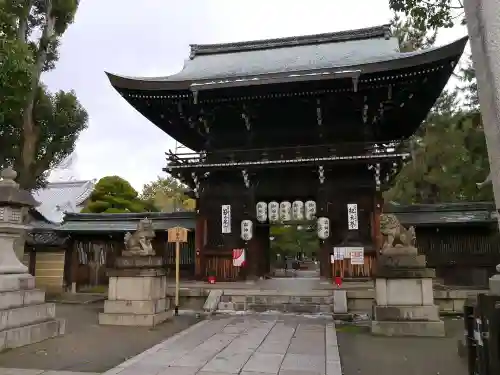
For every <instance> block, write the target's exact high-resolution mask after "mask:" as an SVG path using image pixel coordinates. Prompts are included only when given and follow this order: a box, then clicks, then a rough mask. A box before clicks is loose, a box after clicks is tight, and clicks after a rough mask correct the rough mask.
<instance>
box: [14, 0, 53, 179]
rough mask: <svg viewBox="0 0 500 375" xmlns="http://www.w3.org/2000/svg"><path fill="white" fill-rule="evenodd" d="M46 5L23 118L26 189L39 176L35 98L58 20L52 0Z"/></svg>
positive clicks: (22, 177) (23, 164)
mask: <svg viewBox="0 0 500 375" xmlns="http://www.w3.org/2000/svg"><path fill="white" fill-rule="evenodd" d="M46 5H47V9H46V12H47V14H46V22H45V25H44V26H43V30H42V36H41V38H40V43H39V47H38V51H37V53H36V59H35V65H34V67H33V77H32V81H31V87H30V92H29V94H28V98H27V101H26V106H25V108H24V111H23V119H22V131H23V136H22V158H21V163H20V164H21V168H20V170H19V184H20V186H21V187H22V188H25V189H31V188H33V187H34V186H33V179H34V178H36V177H37V176H33V172H34V171H33V164H34V163H35V158H36V145H37V141H38V136H39V134H38V133H39V130H38V128H37V127H36V124H35V123H34V121H33V110H34V108H35V100H36V96H37V91H38V88H39V84H40V76H41V75H42V70H43V67H44V65H45V62H46V60H47V52H48V48H49V46H50V43H51V41H52V38H53V37H54V25H55V21H56V19H55V17H54V16H53V15H52V0H46ZM23 24H24V22H20V27H21V26H22V25H23ZM19 34H20V32H19Z"/></svg>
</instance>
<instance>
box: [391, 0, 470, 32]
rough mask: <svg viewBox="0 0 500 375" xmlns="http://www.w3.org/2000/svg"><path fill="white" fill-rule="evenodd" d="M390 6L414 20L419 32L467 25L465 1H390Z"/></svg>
mask: <svg viewBox="0 0 500 375" xmlns="http://www.w3.org/2000/svg"><path fill="white" fill-rule="evenodd" d="M389 6H390V7H391V9H392V10H394V11H395V12H398V13H403V14H404V15H405V16H406V17H409V18H412V19H413V23H414V25H415V27H416V28H417V29H419V30H436V29H439V28H451V27H453V26H454V25H455V24H456V23H462V24H463V23H465V17H464V11H463V8H464V6H463V0H389Z"/></svg>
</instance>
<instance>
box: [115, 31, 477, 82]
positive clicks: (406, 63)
mask: <svg viewBox="0 0 500 375" xmlns="http://www.w3.org/2000/svg"><path fill="white" fill-rule="evenodd" d="M467 41H468V37H463V38H461V39H458V40H456V41H454V42H452V43H449V44H446V45H444V46H440V47H433V48H429V49H425V50H422V51H416V52H406V53H395V54H391V55H385V56H376V57H375V58H373V59H372V60H371V61H370V60H368V61H366V60H365V61H358V62H357V63H356V64H351V65H344V66H332V67H331V68H323V69H317V70H316V71H317V72H322V71H329V70H330V71H332V72H335V71H338V70H339V69H350V70H360V71H361V74H369V73H377V72H383V71H390V70H397V69H404V68H409V67H412V66H418V65H423V64H429V63H433V62H437V61H440V60H444V59H449V58H453V57H457V58H459V57H460V56H461V55H462V53H463V51H464V48H465V45H466V44H467ZM311 72H313V70H307V71H304V70H303V71H287V72H275V73H267V74H260V75H257V76H234V77H229V78H228V77H224V76H214V77H206V78H204V79H199V80H194V79H185V80H180V79H177V80H176V76H179V75H181V73H182V71H181V72H179V73H177V74H174V75H171V76H167V77H148V78H141V77H125V76H119V75H116V74H112V73H108V72H106V74H107V76H108V79H109V80H110V83H111V85H112V86H113V87H114V88H116V89H129V90H144V91H187V90H190V88H191V86H192V84H193V83H206V82H210V81H214V80H223V79H229V80H233V81H237V80H250V79H254V78H256V79H258V78H262V79H263V80H264V79H265V80H268V81H269V82H272V81H274V80H279V79H280V78H287V77H289V76H291V75H297V74H301V73H304V74H307V73H311ZM179 78H180V77H179ZM270 78H271V79H270Z"/></svg>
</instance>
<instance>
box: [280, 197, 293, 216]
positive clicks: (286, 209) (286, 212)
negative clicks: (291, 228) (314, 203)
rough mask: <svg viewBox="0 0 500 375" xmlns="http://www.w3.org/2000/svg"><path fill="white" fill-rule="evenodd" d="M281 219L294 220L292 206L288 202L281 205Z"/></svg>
mask: <svg viewBox="0 0 500 375" xmlns="http://www.w3.org/2000/svg"><path fill="white" fill-rule="evenodd" d="M280 219H281V220H282V221H290V220H292V204H291V203H290V202H288V201H283V202H281V203H280Z"/></svg>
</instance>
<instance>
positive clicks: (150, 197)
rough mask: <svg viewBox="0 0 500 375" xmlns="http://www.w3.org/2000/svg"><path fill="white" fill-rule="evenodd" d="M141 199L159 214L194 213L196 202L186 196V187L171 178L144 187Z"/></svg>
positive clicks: (160, 178)
mask: <svg viewBox="0 0 500 375" xmlns="http://www.w3.org/2000/svg"><path fill="white" fill-rule="evenodd" d="M141 199H142V200H144V201H148V202H151V203H152V204H153V205H154V206H156V207H157V208H158V210H160V211H161V212H174V211H194V209H195V207H196V201H195V200H194V199H191V198H189V197H188V196H187V195H186V186H184V185H183V184H181V183H180V182H179V181H178V180H176V179H175V178H173V177H171V176H167V177H166V178H162V177H158V179H157V180H156V181H153V182H151V183H149V184H146V185H144V187H143V189H142V194H141Z"/></svg>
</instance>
